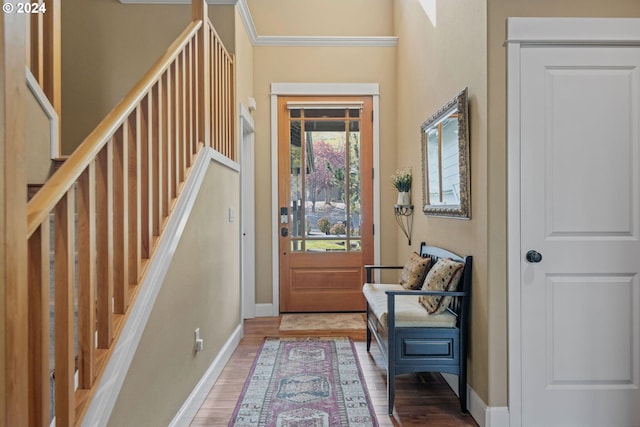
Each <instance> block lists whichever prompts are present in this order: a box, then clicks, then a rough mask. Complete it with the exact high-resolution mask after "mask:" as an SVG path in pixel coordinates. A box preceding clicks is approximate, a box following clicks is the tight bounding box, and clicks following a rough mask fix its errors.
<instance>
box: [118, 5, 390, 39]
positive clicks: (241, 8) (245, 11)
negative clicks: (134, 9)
mask: <svg viewBox="0 0 640 427" xmlns="http://www.w3.org/2000/svg"><path fill="white" fill-rule="evenodd" d="M119 1H120V3H124V4H190V3H191V0H119ZM206 1H207V3H208V4H212V5H235V6H236V8H237V10H238V14H239V15H240V19H241V20H242V23H243V24H244V28H245V30H246V31H247V35H248V36H249V40H250V41H251V44H252V45H253V46H281V47H292V46H335V47H393V46H397V45H398V37H395V36H261V35H258V33H257V31H256V26H255V24H254V22H253V18H252V16H251V11H250V10H249V6H248V5H247V1H246V0H206Z"/></svg>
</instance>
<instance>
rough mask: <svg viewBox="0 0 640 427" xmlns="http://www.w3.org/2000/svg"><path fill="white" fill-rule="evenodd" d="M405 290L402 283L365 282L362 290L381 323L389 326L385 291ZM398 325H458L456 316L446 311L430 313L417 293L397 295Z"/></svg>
mask: <svg viewBox="0 0 640 427" xmlns="http://www.w3.org/2000/svg"><path fill="white" fill-rule="evenodd" d="M388 290H396V291H404V290H406V289H404V288H403V287H402V285H398V284H393V285H392V284H384V283H365V284H364V286H363V288H362V292H363V293H364V296H365V298H366V299H367V302H368V303H369V306H370V307H371V309H372V310H373V313H374V314H375V316H376V317H377V318H378V321H379V322H380V324H381V325H383V326H385V327H386V326H387V316H388V306H387V294H385V291H388ZM395 299H396V306H395V311H396V327H420V326H428V327H440V328H453V327H455V326H456V316H454V315H453V314H451V313H450V312H448V311H446V312H444V313H440V314H429V313H428V312H427V309H426V308H424V306H422V305H421V304H420V302H419V301H418V296H417V295H415V296H413V295H397V296H396V298H395Z"/></svg>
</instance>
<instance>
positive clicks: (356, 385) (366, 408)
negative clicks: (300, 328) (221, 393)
mask: <svg viewBox="0 0 640 427" xmlns="http://www.w3.org/2000/svg"><path fill="white" fill-rule="evenodd" d="M229 426H237V427H241V426H252V427H253V426H261V427H262V426H265V427H276V426H277V427H293V426H305V427H334V426H352V427H361V426H362V427H364V426H372V427H377V426H378V422H377V420H376V418H375V413H374V412H373V406H372V405H371V400H370V399H369V395H368V393H367V389H366V384H365V382H364V377H363V376H362V371H361V369H360V364H359V362H358V358H357V356H356V350H355V347H354V345H353V342H352V341H351V339H349V338H343V337H333V338H266V339H265V341H264V342H263V343H262V346H261V347H260V350H259V351H258V355H257V356H256V359H255V361H254V364H253V367H252V368H251V372H250V373H249V377H248V378H247V381H246V382H245V385H244V388H243V390H242V394H241V395H240V398H239V399H238V403H237V405H236V408H235V410H234V412H233V416H232V417H231V421H230V422H229Z"/></svg>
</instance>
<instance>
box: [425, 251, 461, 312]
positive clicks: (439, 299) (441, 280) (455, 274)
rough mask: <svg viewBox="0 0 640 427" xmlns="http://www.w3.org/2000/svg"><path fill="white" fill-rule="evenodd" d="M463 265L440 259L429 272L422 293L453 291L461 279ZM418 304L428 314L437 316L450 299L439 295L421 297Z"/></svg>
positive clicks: (444, 308) (445, 307)
mask: <svg viewBox="0 0 640 427" xmlns="http://www.w3.org/2000/svg"><path fill="white" fill-rule="evenodd" d="M463 268H464V263H461V262H458V261H453V260H452V259H450V258H441V259H439V260H438V262H436V263H435V265H434V266H433V267H432V268H431V270H429V274H427V277H426V279H424V284H423V285H422V290H423V291H455V290H456V289H457V288H458V282H459V281H460V277H462V270H463ZM419 300H420V304H422V305H424V306H425V308H426V309H427V311H428V312H429V314H439V313H442V312H443V311H445V310H446V309H447V307H448V306H449V303H450V302H451V297H443V296H440V295H421V296H420V298H419Z"/></svg>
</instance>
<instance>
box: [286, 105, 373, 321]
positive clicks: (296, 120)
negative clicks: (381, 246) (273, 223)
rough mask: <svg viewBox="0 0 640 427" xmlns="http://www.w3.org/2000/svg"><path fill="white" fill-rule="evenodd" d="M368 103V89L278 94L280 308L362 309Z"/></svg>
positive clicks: (368, 215) (368, 197) (368, 255)
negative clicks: (328, 94)
mask: <svg viewBox="0 0 640 427" xmlns="http://www.w3.org/2000/svg"><path fill="white" fill-rule="evenodd" d="M371 105H372V100H371V98H370V97H340V98H331V99H328V98H324V97H314V98H310V97H305V98H301V97H281V98H279V99H278V108H279V110H278V117H279V123H278V177H279V178H278V179H279V183H278V189H279V194H278V200H279V212H278V215H279V218H280V236H279V265H280V310H281V311H282V312H292V311H360V310H364V309H365V302H364V297H363V296H362V283H363V281H364V271H363V270H364V268H363V266H364V265H365V264H368V263H371V262H372V260H373V224H372V216H373V214H372V212H373V209H372V206H373V204H372V199H373V187H372V179H371V171H372V158H373V155H372V145H373V144H372V132H371V127H372V123H371V117H372V114H371ZM365 118H366V120H365Z"/></svg>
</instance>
